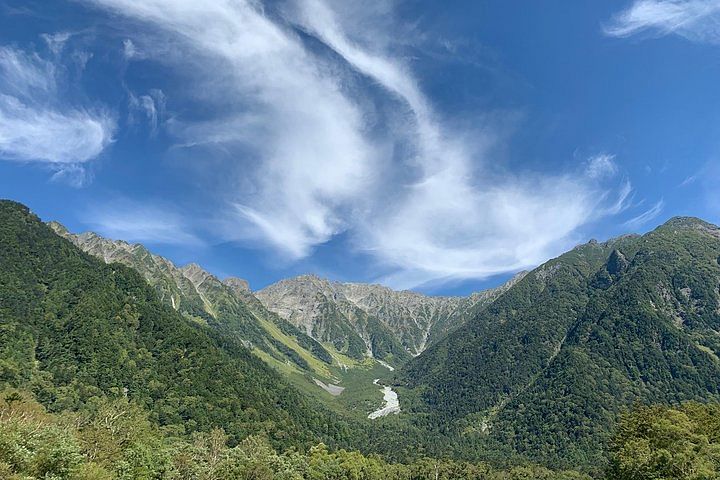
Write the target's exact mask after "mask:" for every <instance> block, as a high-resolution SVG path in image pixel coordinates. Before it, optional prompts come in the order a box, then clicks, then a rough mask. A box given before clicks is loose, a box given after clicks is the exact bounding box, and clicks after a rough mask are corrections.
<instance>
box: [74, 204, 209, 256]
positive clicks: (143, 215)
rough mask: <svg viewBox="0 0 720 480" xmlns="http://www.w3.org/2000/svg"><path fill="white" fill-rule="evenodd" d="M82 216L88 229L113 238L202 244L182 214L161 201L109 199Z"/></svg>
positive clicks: (161, 242) (184, 244)
mask: <svg viewBox="0 0 720 480" xmlns="http://www.w3.org/2000/svg"><path fill="white" fill-rule="evenodd" d="M81 216H82V221H83V222H84V223H85V224H86V225H88V227H89V228H90V229H91V230H93V231H95V232H97V233H99V234H101V235H103V236H105V237H108V238H112V239H117V240H125V241H128V242H139V243H147V244H164V245H182V246H191V247H197V246H202V245H203V244H204V242H203V241H202V240H201V239H200V237H198V236H197V235H196V234H194V233H193V229H192V226H191V225H189V224H188V223H187V221H186V219H185V218H186V217H185V216H183V215H181V214H180V213H179V212H178V211H176V210H175V209H174V208H173V207H172V206H169V205H164V204H162V203H161V202H160V203H158V202H136V201H129V200H116V201H108V202H106V203H103V204H100V205H95V206H93V207H90V208H89V209H88V210H87V211H85V212H82V214H81Z"/></svg>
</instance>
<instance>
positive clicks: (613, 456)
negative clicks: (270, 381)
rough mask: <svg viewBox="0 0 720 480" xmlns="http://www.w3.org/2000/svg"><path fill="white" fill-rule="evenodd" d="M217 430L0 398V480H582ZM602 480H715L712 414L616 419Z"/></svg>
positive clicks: (131, 407)
mask: <svg viewBox="0 0 720 480" xmlns="http://www.w3.org/2000/svg"><path fill="white" fill-rule="evenodd" d="M228 440H229V438H228V435H227V434H226V433H225V432H224V431H223V430H222V429H220V428H215V429H213V430H211V431H209V432H196V433H194V434H192V435H190V436H182V437H181V436H177V435H174V434H173V433H172V432H170V431H168V430H163V428H162V427H158V426H157V425H156V424H154V423H153V422H151V421H150V419H149V418H148V414H147V412H146V411H145V410H144V409H143V408H142V407H140V406H139V405H137V404H135V403H133V402H132V401H129V400H128V399H126V398H124V397H119V398H107V397H105V398H101V397H95V398H93V399H92V400H91V401H89V402H88V403H87V405H86V406H85V407H84V408H83V409H82V410H80V411H77V412H69V411H65V412H62V413H56V414H52V413H48V412H47V411H46V410H45V409H44V407H42V405H40V404H39V403H38V402H37V401H36V400H35V399H33V398H32V396H31V394H29V393H27V392H23V391H18V390H6V391H3V392H0V478H3V479H7V480H21V479H22V480H32V479H57V480H64V479H67V480H91V479H92V480H111V479H118V480H119V479H128V480H129V479H177V480H181V479H183V480H185V479H187V480H195V479H197V480H201V479H202V480H213V479H217V480H221V479H222V480H226V479H227V480H233V479H247V480H250V479H253V480H295V479H297V480H300V479H315V480H374V479H381V480H406V479H407V480H423V479H432V480H442V479H444V480H450V479H477V480H480V479H483V480H521V479H522V480H530V479H538V480H580V479H585V480H589V479H590V477H588V476H586V475H583V474H581V473H578V472H571V471H566V472H553V471H551V470H548V469H546V468H543V467H540V466H535V465H525V466H516V467H512V468H507V469H503V470H499V469H494V468H492V467H491V466H489V465H488V464H483V463H468V462H460V461H453V460H438V459H433V458H421V459H418V460H415V461H414V462H412V463H408V464H399V463H389V462H387V461H385V460H383V459H382V458H381V457H379V456H375V455H368V456H366V455H363V454H361V453H359V452H356V451H346V450H338V451H334V452H333V451H330V450H329V449H328V447H326V446H325V445H324V444H318V445H316V446H314V447H312V448H310V449H309V450H306V451H298V450H296V449H289V450H286V451H283V452H279V451H277V450H276V449H274V448H273V447H272V446H271V444H270V442H269V441H268V440H267V439H266V438H265V437H264V436H262V435H251V436H248V437H246V438H245V439H244V440H242V441H241V442H240V443H238V444H237V445H235V446H233V447H229V446H228ZM609 454H610V466H609V467H608V469H607V471H606V472H604V473H603V474H602V475H601V477H602V478H606V479H608V480H651V479H652V480H663V479H667V480H671V479H672V480H701V479H717V478H720V405H718V404H699V403H686V404H683V405H681V406H676V407H667V406H652V407H640V408H638V409H636V410H634V411H633V412H631V413H628V414H626V415H624V416H623V417H622V419H621V421H620V423H619V425H618V426H617V429H616V433H615V436H614V439H613V442H612V445H611V448H610V452H609Z"/></svg>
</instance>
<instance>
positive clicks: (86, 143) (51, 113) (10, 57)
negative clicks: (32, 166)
mask: <svg viewBox="0 0 720 480" xmlns="http://www.w3.org/2000/svg"><path fill="white" fill-rule="evenodd" d="M56 70H57V66H56V65H55V64H54V63H52V62H49V61H47V60H44V59H42V58H41V57H40V56H38V55H37V54H32V53H25V52H22V51H19V50H16V49H14V48H10V47H0V158H1V159H6V160H17V161H32V162H45V163H49V164H54V165H55V166H56V168H65V167H62V165H63V164H79V163H83V162H87V161H88V160H91V159H93V158H95V157H97V156H98V155H99V154H100V152H102V150H103V149H104V148H105V147H106V146H107V145H108V144H109V143H110V141H111V137H112V132H113V130H114V121H113V119H112V117H111V115H109V114H108V113H107V112H104V111H90V110H87V109H83V108H77V107H71V106H66V105H63V101H62V98H61V97H62V92H60V91H59V88H58V85H57V82H56Z"/></svg>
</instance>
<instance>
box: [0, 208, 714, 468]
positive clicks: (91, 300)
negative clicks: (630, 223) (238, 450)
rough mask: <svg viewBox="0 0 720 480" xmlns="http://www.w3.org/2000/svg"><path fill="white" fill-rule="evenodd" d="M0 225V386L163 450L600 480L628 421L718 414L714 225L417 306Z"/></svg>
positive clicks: (313, 280) (366, 289)
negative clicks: (112, 424) (346, 454)
mask: <svg viewBox="0 0 720 480" xmlns="http://www.w3.org/2000/svg"><path fill="white" fill-rule="evenodd" d="M0 216H1V218H0V220H1V221H0V228H1V229H2V236H1V237H0V242H1V243H0V246H1V249H0V255H1V256H0V270H1V271H2V274H1V276H0V293H1V294H2V298H3V302H2V305H0V314H1V315H2V320H3V322H2V328H3V331H4V332H5V334H4V335H3V336H2V340H0V367H1V368H0V381H2V382H3V385H11V386H13V387H16V388H26V389H29V390H30V391H32V392H33V394H34V395H36V397H37V398H38V399H39V401H40V402H41V403H43V404H44V405H46V406H47V408H49V409H51V410H53V411H58V412H59V411H63V410H65V409H79V408H83V407H82V406H83V405H86V404H87V402H89V401H90V399H91V398H93V397H94V396H97V395H121V396H122V395H124V396H126V397H129V398H131V399H133V400H134V401H137V402H139V403H140V404H141V405H142V406H143V408H146V409H148V411H149V412H151V413H150V418H151V419H152V421H153V422H156V423H157V424H158V425H161V426H163V428H170V429H174V431H176V432H177V433H178V434H183V432H186V433H189V432H193V431H204V430H207V429H208V428H210V427H211V426H213V425H222V426H223V428H225V429H226V431H227V432H228V433H229V434H230V435H231V437H232V438H234V439H237V440H240V439H241V438H242V437H243V436H244V435H247V434H250V433H253V432H265V433H267V434H268V435H269V436H270V438H271V439H272V440H273V442H275V443H274V444H275V445H277V446H280V447H288V446H295V445H302V444H303V443H307V442H309V441H311V439H312V440H316V441H317V440H322V441H324V442H326V443H328V444H329V445H335V446H346V447H351V448H361V449H363V450H365V451H368V452H371V451H374V452H378V453H382V454H384V455H389V456H391V457H394V458H411V457H413V456H417V455H427V454H431V455H434V456H450V457H454V458H460V459H468V460H473V461H478V460H488V461H492V462H496V463H503V462H516V463H517V462H523V461H528V460H531V461H533V462H537V463H542V464H545V465H547V466H550V467H553V468H579V469H581V470H584V471H586V472H590V473H592V474H593V475H600V474H601V472H602V471H603V469H604V468H605V465H607V462H608V457H607V455H608V454H607V452H608V451H609V450H608V449H609V446H610V442H611V436H612V433H613V431H614V429H615V425H616V421H617V419H618V418H619V416H621V415H622V414H623V412H625V411H627V410H628V409H630V408H632V407H633V405H637V404H665V405H674V404H677V403H679V402H684V401H689V400H696V401H701V402H707V401H717V400H718V399H720V229H718V227H716V226H714V225H712V224H709V223H706V222H703V221H702V220H699V219H695V218H688V217H678V218H673V219H671V220H670V221H668V222H667V223H665V224H664V225H661V226H660V227H658V228H657V229H655V230H653V231H651V232H649V233H647V234H645V235H642V236H640V235H627V236H623V237H619V238H615V239H611V240H609V241H606V242H597V241H591V242H588V243H586V244H583V245H579V246H577V247H576V248H574V249H572V250H571V251H569V252H567V253H565V254H563V255H561V256H559V257H557V258H555V259H551V260H549V261H548V262H546V263H544V264H543V265H540V266H539V267H537V268H536V269H534V270H532V271H530V272H523V273H520V274H518V275H516V276H515V277H514V278H513V279H512V280H510V281H509V282H507V283H506V284H504V285H502V286H500V287H498V288H496V289H492V290H486V291H483V292H478V293H475V294H473V295H470V296H468V297H432V296H425V295H421V294H418V293H414V292H409V291H394V290H391V289H389V288H387V287H384V286H380V285H370V284H360V283H343V282H335V281H330V280H326V279H322V278H319V277H317V276H314V275H303V276H300V277H296V278H291V279H286V280H282V281H280V282H278V283H276V284H273V285H270V286H268V287H266V288H263V289H261V290H259V291H252V290H251V289H250V287H249V285H248V284H247V282H245V281H244V280H242V279H238V278H228V279H224V280H221V279H219V278H217V277H215V276H213V275H211V274H210V273H208V272H207V271H205V270H203V269H202V268H201V267H200V266H198V265H196V264H189V265H186V266H183V267H177V266H175V265H174V264H173V263H172V262H171V261H169V260H167V259H165V258H163V257H160V256H158V255H154V254H152V253H151V252H150V251H148V250H147V249H146V248H145V247H144V246H142V245H138V244H129V243H127V242H124V241H121V240H110V239H106V238H103V237H101V236H99V235H97V234H94V233H90V232H87V233H81V234H73V233H70V232H68V231H67V229H65V228H64V227H63V226H62V225H60V224H59V223H55V222H51V223H49V224H43V223H41V222H40V221H39V219H37V217H35V216H34V215H32V213H30V212H29V211H28V209H27V208H26V207H23V206H21V205H19V204H16V203H14V202H9V201H3V202H0ZM388 391H389V392H391V393H392V394H394V395H396V397H395V398H399V408H397V409H393V408H388V407H389V404H388V403H387V402H388V400H387V399H388V398H390V397H392V395H390V397H388ZM383 396H385V400H383ZM383 402H385V404H383ZM383 407H384V410H387V412H386V414H387V413H390V414H389V415H387V416H383V415H385V414H383V415H381V414H377V411H383ZM373 410H375V411H376V412H374V413H375V414H374V415H373V414H372V413H373ZM398 412H399V413H398ZM392 413H397V415H393V414H392ZM369 414H370V416H371V418H372V420H371V419H368V418H367V417H368V415H369ZM379 432H383V433H382V434H380V433H379ZM379 436H382V438H379Z"/></svg>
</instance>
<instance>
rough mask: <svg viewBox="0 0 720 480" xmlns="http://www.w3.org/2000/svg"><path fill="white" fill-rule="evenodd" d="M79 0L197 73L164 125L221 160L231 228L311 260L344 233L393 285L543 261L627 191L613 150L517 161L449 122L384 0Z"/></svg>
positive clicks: (174, 64)
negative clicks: (350, 0)
mask: <svg viewBox="0 0 720 480" xmlns="http://www.w3.org/2000/svg"><path fill="white" fill-rule="evenodd" d="M86 3H89V4H92V5H95V6H97V7H100V8H102V9H106V10H108V11H111V12H113V13H115V14H120V15H122V16H124V17H125V18H126V19H127V20H128V22H127V29H128V37H130V38H131V40H129V42H130V43H128V42H126V47H125V50H127V45H133V49H134V50H138V51H142V52H143V57H144V59H145V61H147V60H148V59H153V58H155V60H156V61H158V62H163V63H164V64H166V65H170V66H171V68H173V69H174V70H175V71H176V72H177V73H179V74H180V76H181V77H185V78H186V79H192V85H193V87H194V88H193V101H196V102H200V103H201V104H202V106H203V111H204V112H206V115H204V116H203V117H202V118H192V117H189V116H185V117H182V116H179V117H175V118H173V119H172V121H171V122H169V124H168V128H169V131H170V132H171V133H172V134H173V135H175V136H176V138H177V139H178V145H177V146H178V147H179V148H183V149H189V150H191V151H192V152H195V153H196V154H197V156H198V158H205V159H208V158H210V159H212V164H213V168H212V171H213V173H214V172H216V171H219V172H221V173H220V174H216V176H215V177H214V180H215V182H214V188H213V191H212V193H213V194H214V195H216V196H217V197H219V198H222V200H223V202H222V203H223V205H225V207H224V208H225V209H224V210H223V211H222V212H221V214H220V215H221V216H222V217H223V218H222V220H223V222H222V225H224V226H225V228H224V229H223V232H222V233H223V235H224V236H225V237H226V238H229V239H242V240H255V241H258V242H261V243H262V244H265V245H268V244H269V245H271V246H273V247H274V248H275V249H276V250H278V251H281V252H284V253H285V254H286V255H287V256H289V257H291V258H302V257H304V256H307V255H309V254H311V253H312V251H313V249H314V248H315V247H316V246H318V245H321V244H322V243H324V242H327V241H329V240H331V239H333V238H334V237H335V236H336V235H338V234H340V233H345V234H347V235H348V236H349V237H350V238H351V239H352V241H353V244H354V245H355V246H356V248H358V249H362V250H364V251H366V252H369V253H370V254H371V255H373V256H374V257H375V258H376V259H377V260H378V262H379V263H380V264H381V265H382V267H383V268H385V269H386V270H387V269H389V270H391V271H393V272H395V273H392V274H390V275H388V276H387V277H385V279H384V280H385V282H386V283H391V284H393V285H395V286H402V287H412V286H417V285H419V284H421V283H424V282H428V281H432V280H438V279H458V278H481V277H486V276H489V275H492V274H495V273H499V272H506V271H511V270H517V269H520V268H525V267H527V266H530V265H534V264H536V263H538V262H540V261H542V260H544V259H545V258H547V257H548V256H550V255H552V254H554V253H558V252H559V251H561V250H562V249H563V248H565V247H566V246H567V245H569V244H572V243H574V242H575V239H574V238H572V237H573V235H574V234H575V232H576V231H577V229H578V228H580V227H582V226H583V225H586V224H587V223H588V222H591V221H593V220H596V219H598V218H600V217H601V216H604V215H610V214H613V213H617V212H618V211H620V210H621V209H622V207H623V205H624V203H625V201H626V199H627V196H628V195H629V192H630V185H629V183H628V182H627V181H620V180H618V179H617V178H616V177H617V173H618V167H617V165H616V163H615V160H614V158H613V157H612V156H610V155H607V156H605V157H602V158H596V159H594V160H590V161H589V162H588V163H587V164H586V165H583V166H582V167H580V168H576V169H573V170H572V171H568V172H561V173H557V174H538V173H536V172H526V173H523V172H515V173H510V172H507V171H505V170H504V169H503V168H502V166H501V165H499V164H498V163H497V162H494V161H493V159H492V154H491V149H490V146H491V145H492V144H493V143H494V142H496V141H497V135H496V133H495V132H493V130H492V128H487V129H483V130H482V131H472V132H469V131H462V130H460V129H457V128H454V127H449V126H448V125H449V122H447V121H446V119H445V118H443V117H442V116H441V115H439V114H438V113H437V112H436V111H435V110H434V108H433V105H432V102H431V101H430V100H429V98H428V97H427V96H426V95H425V94H424V93H423V89H422V86H421V83H420V82H419V81H418V79H417V78H416V77H415V75H414V73H413V69H412V65H411V64H409V63H407V61H406V60H404V58H403V57H402V56H399V55H398V54H397V52H396V45H394V42H396V41H397V40H396V39H395V35H394V33H393V28H392V25H387V22H388V20H387V19H388V15H387V11H388V9H390V8H391V7H390V3H388V2H371V4H370V5H371V6H372V7H373V8H368V9H367V10H366V11H364V12H363V15H356V14H350V13H349V12H348V11H347V10H346V9H347V8H357V7H346V6H343V5H341V4H337V3H335V4H332V5H331V4H330V3H326V2H323V1H320V0H299V1H297V2H293V3H286V4H283V7H282V8H280V10H279V11H276V12H275V11H267V10H264V9H263V8H262V5H261V4H259V3H258V2H254V1H253V2H251V1H242V0H236V1H229V0H220V1H216V2H212V3H207V2H206V3H202V4H201V3H198V2H195V1H190V0H86ZM380 14H382V17H383V21H382V22H377V21H375V20H376V17H375V15H380ZM364 22H367V23H368V25H373V28H364V26H363V25H364ZM378 25H382V26H384V27H385V30H384V31H382V32H377V27H378ZM133 32H141V33H138V34H137V35H133ZM167 45H172V46H173V56H172V57H171V58H168V57H167V56H165V55H163V54H162V53H161V52H166V51H168V49H167V47H166V46H167ZM130 58H132V56H130ZM204 72H207V73H204ZM208 112H209V113H208ZM208 170H210V169H208Z"/></svg>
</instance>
